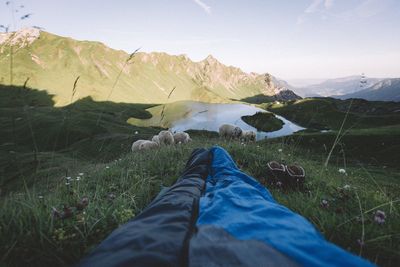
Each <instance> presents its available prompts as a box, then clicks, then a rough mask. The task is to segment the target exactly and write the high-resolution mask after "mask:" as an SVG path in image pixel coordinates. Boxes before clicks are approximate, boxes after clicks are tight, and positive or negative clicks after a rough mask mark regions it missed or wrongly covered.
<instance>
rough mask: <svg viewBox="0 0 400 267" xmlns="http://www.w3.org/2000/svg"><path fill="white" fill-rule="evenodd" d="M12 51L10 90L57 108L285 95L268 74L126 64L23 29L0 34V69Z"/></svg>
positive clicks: (169, 59)
mask: <svg viewBox="0 0 400 267" xmlns="http://www.w3.org/2000/svg"><path fill="white" fill-rule="evenodd" d="M24 35H25V39H24V38H22V37H21V36H24ZM11 46H12V47H13V61H14V66H13V81H14V83H13V84H14V85H22V84H24V83H25V81H26V80H27V79H28V78H29V81H28V85H29V86H30V87H33V88H40V89H43V90H46V91H48V92H49V93H50V94H53V95H55V97H54V98H55V102H56V105H58V106H62V105H67V104H69V103H70V102H73V101H76V100H77V99H81V98H83V97H87V96H91V97H93V99H94V100H96V101H102V100H110V101H114V102H126V103H154V104H156V103H166V102H172V101H180V100H195V101H204V102H229V101H231V100H232V99H243V98H246V97H250V96H254V95H258V94H263V95H268V96H274V95H277V96H278V97H279V95H280V93H281V92H282V91H286V90H288V84H287V83H285V82H284V81H281V80H279V79H277V78H275V77H273V76H272V75H270V74H267V73H266V74H256V73H246V72H244V71H242V70H241V69H240V68H237V67H234V66H226V65H224V64H223V63H221V62H220V61H218V60H217V59H216V58H214V57H213V56H212V55H209V56H208V57H206V58H205V59H203V60H201V61H198V62H195V61H192V60H191V59H190V58H189V57H188V56H186V55H169V54H167V53H164V52H151V53H145V52H138V53H136V54H135V55H134V57H133V59H132V60H131V61H130V62H127V59H128V58H129V57H130V55H129V54H128V53H126V52H125V51H123V50H115V49H112V48H110V47H108V46H106V45H105V44H103V43H101V42H92V41H77V40H75V39H72V38H69V37H62V36H58V35H55V34H52V33H48V32H45V31H40V30H38V29H31V28H28V29H22V30H20V31H18V32H12V33H6V34H0V63H1V62H9V55H10V47H11ZM9 72H10V70H9V64H0V83H3V84H5V83H6V82H7V79H8V76H9ZM77 77H80V79H79V81H78V82H77V85H76V90H75V94H74V95H72V88H73V84H74V81H75V80H76V79H77ZM117 77H118V78H117ZM172 90H174V91H173V93H172V94H170V93H171V92H172Z"/></svg>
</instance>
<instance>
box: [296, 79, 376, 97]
mask: <svg viewBox="0 0 400 267" xmlns="http://www.w3.org/2000/svg"><path fill="white" fill-rule="evenodd" d="M360 79H361V76H359V75H354V76H347V77H342V78H335V79H328V80H325V81H323V82H320V83H316V84H312V85H308V86H304V87H297V88H295V89H294V90H295V92H296V93H297V94H299V95H301V96H303V97H313V96H325V97H327V96H335V95H344V94H351V93H355V92H357V91H359V90H362V89H364V88H368V87H370V86H372V85H374V84H375V83H377V82H379V81H381V80H382V79H379V78H365V84H364V85H363V87H362V88H361V87H360Z"/></svg>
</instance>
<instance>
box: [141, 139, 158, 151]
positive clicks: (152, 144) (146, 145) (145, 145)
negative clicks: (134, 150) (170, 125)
mask: <svg viewBox="0 0 400 267" xmlns="http://www.w3.org/2000/svg"><path fill="white" fill-rule="evenodd" d="M159 146H160V145H159V144H158V143H156V142H153V141H148V140H146V141H144V142H142V143H141V144H140V145H139V151H142V150H150V149H154V148H158V147H159Z"/></svg>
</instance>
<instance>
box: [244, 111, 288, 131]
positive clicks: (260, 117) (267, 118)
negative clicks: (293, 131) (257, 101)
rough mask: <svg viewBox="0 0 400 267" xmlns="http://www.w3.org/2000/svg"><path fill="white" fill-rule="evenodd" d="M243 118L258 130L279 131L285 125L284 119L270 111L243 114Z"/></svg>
mask: <svg viewBox="0 0 400 267" xmlns="http://www.w3.org/2000/svg"><path fill="white" fill-rule="evenodd" d="M242 120H243V121H244V122H246V123H247V124H249V125H251V126H253V127H254V128H256V129H257V130H258V131H264V132H273V131H278V130H279V129H281V128H282V126H283V121H282V120H280V119H278V118H276V117H275V115H274V114H272V113H269V112H268V113H267V112H257V113H256V114H254V115H252V116H243V117H242Z"/></svg>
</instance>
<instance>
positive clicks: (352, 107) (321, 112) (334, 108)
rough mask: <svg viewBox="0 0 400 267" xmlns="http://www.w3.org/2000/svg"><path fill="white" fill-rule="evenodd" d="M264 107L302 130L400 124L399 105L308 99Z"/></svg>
mask: <svg viewBox="0 0 400 267" xmlns="http://www.w3.org/2000/svg"><path fill="white" fill-rule="evenodd" d="M261 106H262V107H263V108H265V109H267V110H269V111H272V112H274V113H276V114H279V115H281V116H283V117H285V118H286V119H288V120H290V121H293V122H295V123H297V124H299V125H301V126H303V127H307V128H314V129H319V130H325V129H328V130H338V129H340V127H341V125H342V122H343V119H344V118H345V116H346V113H347V112H348V111H349V114H348V116H347V118H346V123H345V124H344V126H343V127H344V129H365V128H375V127H382V126H389V125H399V124H400V112H398V111H399V110H400V103H396V102H368V101H366V100H361V99H355V100H346V101H342V100H338V99H333V98H305V99H301V100H296V101H288V102H279V103H275V102H274V103H264V104H261Z"/></svg>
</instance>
